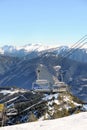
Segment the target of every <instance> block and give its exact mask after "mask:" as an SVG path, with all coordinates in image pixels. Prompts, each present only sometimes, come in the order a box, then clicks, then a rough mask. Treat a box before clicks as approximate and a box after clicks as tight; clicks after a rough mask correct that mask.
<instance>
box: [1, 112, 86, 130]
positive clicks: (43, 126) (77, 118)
mask: <svg viewBox="0 0 87 130" xmlns="http://www.w3.org/2000/svg"><path fill="white" fill-rule="evenodd" d="M0 130H87V112H83V113H79V114H76V115H72V116H68V117H64V118H60V119H55V120H46V121H37V122H33V123H25V124H21V125H14V126H7V127H2V128H0Z"/></svg>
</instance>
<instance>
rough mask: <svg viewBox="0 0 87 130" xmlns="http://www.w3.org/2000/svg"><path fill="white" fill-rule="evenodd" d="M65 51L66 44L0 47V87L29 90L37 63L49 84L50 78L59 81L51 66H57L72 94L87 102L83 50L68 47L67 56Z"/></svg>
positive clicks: (86, 60) (86, 59)
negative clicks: (70, 52) (58, 45)
mask: <svg viewBox="0 0 87 130" xmlns="http://www.w3.org/2000/svg"><path fill="white" fill-rule="evenodd" d="M69 50H70V48H69V47H68V46H60V47H52V46H50V47H48V46H43V45H38V44H36V45H32V44H29V45H26V46H23V47H14V46H4V47H2V48H0V52H1V54H0V86H1V87H6V86H17V87H20V88H26V89H31V87H32V83H33V82H34V81H35V80H36V79H37V74H36V70H37V68H38V65H40V64H42V65H43V66H44V68H45V69H44V70H43V76H44V77H43V78H45V79H46V78H47V79H48V77H50V79H49V80H50V81H51V82H53V83H55V80H54V79H59V80H60V81H61V76H60V74H59V75H58V76H57V72H56V70H55V69H54V67H55V66H58V65H59V66H61V73H62V77H63V81H64V82H65V83H67V84H68V85H70V86H71V91H72V92H73V93H74V94H75V95H76V96H78V97H79V98H81V99H83V100H85V101H87V96H86V95H87V49H86V48H83V49H76V50H75V49H72V50H73V53H72V55H70V56H68V57H67V56H66V54H67V53H68V52H69ZM64 56H66V57H64ZM44 72H45V73H44Z"/></svg>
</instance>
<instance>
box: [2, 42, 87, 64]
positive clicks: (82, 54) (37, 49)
mask: <svg viewBox="0 0 87 130" xmlns="http://www.w3.org/2000/svg"><path fill="white" fill-rule="evenodd" d="M69 51H71V53H69ZM72 52H73V53H72ZM44 53H47V55H48V54H54V55H57V56H58V55H61V56H65V55H66V54H67V53H69V54H70V55H69V57H68V58H71V59H73V60H76V61H80V62H87V46H86V45H85V46H84V47H82V48H80V49H79V48H71V47H69V46H59V45H56V46H52V45H49V46H47V45H42V44H28V45H24V46H8V45H5V46H3V47H1V48H0V54H3V55H6V56H13V57H20V58H21V57H22V58H23V57H25V58H28V59H33V58H36V57H38V56H42V55H43V54H44Z"/></svg>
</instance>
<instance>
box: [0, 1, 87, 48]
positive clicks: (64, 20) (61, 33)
mask: <svg viewBox="0 0 87 130" xmlns="http://www.w3.org/2000/svg"><path fill="white" fill-rule="evenodd" d="M85 34H87V2H86V0H0V46H2V45H5V44H11V45H13V44H14V45H24V44H28V43H42V44H48V45H50V44H52V45H53V44H55V45H57V44H59V43H60V44H65V45H67V44H69V43H71V44H73V43H75V42H76V41H77V40H79V39H80V38H81V37H82V36H83V35H85Z"/></svg>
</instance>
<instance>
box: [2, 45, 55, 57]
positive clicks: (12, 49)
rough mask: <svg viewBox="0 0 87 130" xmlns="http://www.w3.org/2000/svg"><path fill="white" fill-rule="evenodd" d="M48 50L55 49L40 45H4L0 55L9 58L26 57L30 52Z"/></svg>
mask: <svg viewBox="0 0 87 130" xmlns="http://www.w3.org/2000/svg"><path fill="white" fill-rule="evenodd" d="M50 49H56V46H45V45H41V44H28V45H25V46H9V45H5V46H3V47H1V48H0V53H1V54H5V55H10V56H18V57H21V56H26V55H27V54H29V53H32V52H38V53H39V52H42V51H48V50H50Z"/></svg>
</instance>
